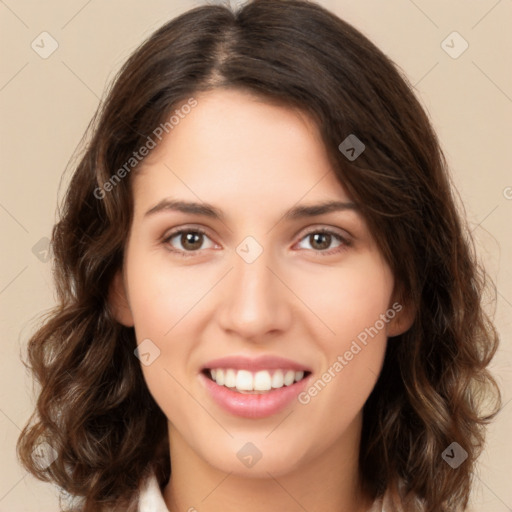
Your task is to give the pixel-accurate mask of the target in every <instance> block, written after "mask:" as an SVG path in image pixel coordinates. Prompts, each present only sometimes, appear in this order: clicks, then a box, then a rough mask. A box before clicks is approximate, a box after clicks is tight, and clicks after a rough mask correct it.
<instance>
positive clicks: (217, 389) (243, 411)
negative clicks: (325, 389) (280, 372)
mask: <svg viewBox="0 0 512 512" xmlns="http://www.w3.org/2000/svg"><path fill="white" fill-rule="evenodd" d="M199 377H200V379H201V380H202V382H203V384H204V386H206V389H207V391H208V392H209V393H210V395H211V397H212V398H213V400H214V401H215V402H216V403H217V404H218V405H220V406H221V407H222V408H223V409H225V410H226V411H228V412H230V413H231V414H234V415H236V416H241V417H243V418H251V419H256V418H266V417H267V416H272V415H273V414H277V413H278V412H280V411H282V410H283V409H285V408H286V407H287V406H288V405H289V404H290V403H292V402H293V400H294V399H296V398H297V395H298V394H299V393H300V392H301V391H303V390H304V388H305V387H306V383H307V381H308V379H309V378H310V377H311V374H309V375H308V376H307V377H306V378H304V379H302V380H300V381H299V382H295V383H293V384H292V385H290V386H283V387H282V388H278V389H273V390H272V391H268V392H266V393H262V394H254V395H253V394H250V393H238V392H236V391H231V390H230V389H229V388H227V387H226V386H219V384H217V383H216V382H215V381H213V380H211V379H209V378H208V377H207V376H206V375H204V373H200V374H199Z"/></svg>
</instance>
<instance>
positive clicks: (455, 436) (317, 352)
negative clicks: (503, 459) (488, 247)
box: [18, 0, 499, 512]
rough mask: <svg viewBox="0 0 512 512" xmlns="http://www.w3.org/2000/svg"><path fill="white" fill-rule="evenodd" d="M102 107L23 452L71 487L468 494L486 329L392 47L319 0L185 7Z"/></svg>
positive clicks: (76, 490)
mask: <svg viewBox="0 0 512 512" xmlns="http://www.w3.org/2000/svg"><path fill="white" fill-rule="evenodd" d="M95 121H96V122H95V124H94V125H93V126H92V133H91V137H90V140H89V142H88V143H87V147H86V148H85V152H84V155H83V156H82V158H81V161H80V162H79V164H78V166H77V168H76V170H75V172H74V175H73V178H72V180H71V183H70V185H69V189H68V193H67V196H66V200H65V205H64V209H63V211H62V212H61V217H60V221H59V222H58V223H57V224H56V226H55V228H54V232H53V239H52V243H53V251H54V255H55V272H56V284H57V289H58V294H59V305H58V306H57V307H56V308H55V310H54V311H53V312H52V313H51V314H50V316H49V317H48V318H47V319H46V320H45V322H44V324H43V325H42V326H41V328H40V329H39V331H38V332H37V333H35V335H34V336H33V338H32V339H31V341H30V345H29V360H30V364H31V367H32V368H33V372H34V375H35V377H36V378H37V379H38V381H39V382H40V383H41V385H42V389H41V394H40V396H39V398H38V402H37V409H36V412H35V414H34V418H35V419H36V420H37V421H36V422H35V424H34V425H32V426H29V425H27V427H26V428H25V429H24V431H23V433H22V435H21V436H20V439H19V442H18V452H19V456H20V459H21V460H22V462H23V464H24V465H25V467H26V468H27V469H28V470H29V471H31V472H32V473H33V474H35V475H36V476H38V477H39V478H41V479H44V480H52V481H54V482H56V483H57V484H58V485H59V486H60V487H61V488H62V489H63V490H64V491H65V492H66V493H68V494H69V495H72V496H77V497H79V498H81V499H78V500H77V501H76V506H77V509H78V510H83V511H86V512H88V511H92V510H94V511H98V510H140V511H146V510H163V511H165V510H169V511H170V512H176V511H181V510H188V511H193V510H199V511H200V510H207V511H210V512H212V511H220V510H223V511H230V510H240V509H243V510H244V511H247V512H253V511H257V510H265V511H267V512H269V511H270V512H272V511H273V510H287V511H296V510H297V511H299V510H308V511H311V512H312V511H322V512H331V511H332V512H334V511H339V510H350V511H356V512H359V511H361V512H363V511H369V510H371V511H372V512H373V511H380V510H386V512H388V511H392V510H405V511H416V510H418V511H419V510H422V511H428V512H434V511H436V512H439V511H450V512H452V511H458V510H465V509H466V508H467V504H468V495H469V491H470V487H471V474H472V469H473V467H474V464H475V461H476V459H477V457H478V455H479V453H480V451H481V448H482V445H483V439H484V433H483V427H484V426H485V424H486V423H487V422H488V421H489V420H490V419H491V418H492V417H493V416H494V414H495V413H496V411H497V410H498V406H499V391H498V389H497V387H496V384H495V382H494V380H493V379H492V377H491V376H490V374H489V373H488V371H487V369H486V368H487V366H488V364H489V362H490V360H491V359H492V356H493V355H494V353H495V351H496V348H497V343H498V339H497V334H496V331H495V329H494V327H493V325H492V323H491V322H490V320H489V319H488V318H487V316H486V315H485V313H484V311H483V310H482V307H481V303H480V299H481V293H482V287H483V282H484V281H483V277H484V274H483V271H482V270H481V269H480V267H479V266H478V263H477V261H476V258H475V255H474V251H473V246H472V243H471V241H470V239H469V237H468V234H467V230H466V227H465V224H464V220H463V218H462V216H461V215H460V214H459V213H458V210H457V207H456V205H455V202H454V199H453V196H452V192H451V189H450V182H449V176H448V171H447V169H446V164H445V161H444V158H443V155H442V152H441V150H440V147H439V144H438V142H437V139H436V136H435V134H434V132H433V129H432V127H431V125H430V123H429V120H428V118H427V116H426V114H425V113H424V111H423V110H422V108H421V106H420V105H419V103H418V101H417V100H416V99H415V97H414V95H413V94H412V92H411V89H410V87H409V86H408V84H407V82H406V80H405V79H404V78H403V77H402V76H401V75H400V73H399V72H398V71H397V70H396V68H395V67H394V65H393V64H392V63H391V61H390V60H389V59H388V58H387V57H386V56H385V55H383V53H382V52H381V51H380V50H378V49H377V48H376V47H375V46H374V45H373V44H372V43H371V42H370V41H368V40H367V39H366V38H365V37H364V36H363V35H361V34H360V33H359V32H358V31H356V30H355V29H354V28H353V27H351V26H350V25H348V24H347V23H346V22H344V21H342V20H340V19H339V18H337V17H335V16H334V15H332V14H331V13H329V12H328V11H326V10H325V9H323V8H321V7H319V6H318V5H315V4H313V3H309V2H303V1H295V0H289V1H276V0H256V1H254V2H252V3H249V4H247V5H246V6H245V7H244V8H243V9H241V10H240V11H239V12H236V13H234V12H232V11H230V10H229V9H228V8H226V7H220V6H206V7H200V8H196V9H193V10H191V11H189V12H187V13H185V14H183V15H182V16H180V17H178V18H176V19H174V20H172V21H170V22H169V23H167V24H166V25H165V26H163V27H162V28H160V29H159V30H157V31H156V32H155V33H154V34H153V35H152V36H151V37H150V38H149V39H148V41H146V42H145V43H144V44H143V45H142V46H141V47H140V48H139V49H137V51H136V52H135V53H134V54H133V55H132V56H131V57H130V58H129V60H128V61H127V62H126V64H125V65H124V67H123V68H122V70H121V71H120V73H119V74H118V76H117V78H116V80H115V83H114V84H113V87H112V88H111V90H110V91H109V94H108V97H107V99H106V101H105V102H104V104H103V105H102V107H101V109H100V111H99V112H98V115H97V117H96V119H95ZM486 393H490V394H493V396H494V397H495V398H496V403H497V405H496V409H495V410H494V412H492V411H491V412H487V413H485V412H483V411H482V410H481V407H480V403H481V400H483V399H484V398H485V397H487V395H486ZM36 415H37V418H36ZM41 440H45V442H47V445H46V446H47V448H48V449H49V450H50V451H51V453H52V454H53V455H54V456H53V457H51V463H50V461H49V460H47V462H46V464H43V465H41V464H39V465H37V464H36V463H35V462H34V458H33V455H32V454H33V453H34V450H35V449H36V447H37V446H40V443H41ZM47 451H48V450H47Z"/></svg>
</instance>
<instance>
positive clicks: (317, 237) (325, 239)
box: [301, 229, 350, 255]
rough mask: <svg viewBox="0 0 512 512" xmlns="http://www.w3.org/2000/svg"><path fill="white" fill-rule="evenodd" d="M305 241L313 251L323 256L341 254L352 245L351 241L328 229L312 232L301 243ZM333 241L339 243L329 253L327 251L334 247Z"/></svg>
mask: <svg viewBox="0 0 512 512" xmlns="http://www.w3.org/2000/svg"><path fill="white" fill-rule="evenodd" d="M303 240H307V241H308V242H309V244H310V246H311V250H313V251H314V252H317V253H319V254H321V255H329V254H334V253H337V252H340V251H342V250H344V249H345V248H346V247H348V246H349V245H350V243H349V241H348V240H347V239H346V238H344V237H343V236H342V235H340V234H339V233H337V232H335V231H331V230H328V229H317V230H316V231H311V232H309V233H307V234H306V235H305V236H304V237H303V238H302V239H301V241H303ZM333 241H337V245H335V246H334V248H333V249H331V250H329V251H328V250H327V249H329V248H330V247H332V243H333Z"/></svg>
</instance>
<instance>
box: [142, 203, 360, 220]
mask: <svg viewBox="0 0 512 512" xmlns="http://www.w3.org/2000/svg"><path fill="white" fill-rule="evenodd" d="M345 210H353V211H356V212H357V211H358V210H359V208H358V206H357V205H356V204H355V203H351V202H343V201H324V202H323V203H318V204H312V205H299V206H294V207H293V208H291V209H289V210H288V211H287V212H285V214H284V215H283V219H284V220H296V219H302V218H307V217H317V216H319V215H324V214H326V213H331V212H337V211H345ZM164 211H176V212H182V213H189V214H194V215H202V216H204V217H209V218H211V219H217V220H220V221H224V220H225V215H224V213H223V212H222V210H219V209H218V208H216V207H215V206H213V205H211V204H208V203H196V202H190V201H180V200H175V199H163V200H162V201H160V202H159V203H158V204H156V205H155V206H153V207H152V208H151V209H149V210H148V211H147V212H146V213H145V214H144V217H149V216H152V215H155V214H156V213H159V212H164Z"/></svg>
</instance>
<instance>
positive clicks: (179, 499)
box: [164, 417, 371, 512]
mask: <svg viewBox="0 0 512 512" xmlns="http://www.w3.org/2000/svg"><path fill="white" fill-rule="evenodd" d="M360 431H361V418H360V417H358V418H357V420H356V421H355V422H354V423H353V424H352V425H351V426H350V427H349V428H348V429H347V431H345V433H344V435H343V437H342V438H340V439H339V440H338V442H337V443H336V444H335V446H331V447H330V448H329V449H328V450H326V452H325V453H321V454H319V455H317V456H316V457H314V458H311V459H309V460H304V461H303V462H302V463H301V464H299V465H297V466H296V467H294V468H292V469H291V470H290V471H287V472H286V473H283V474H273V473H272V472H271V471H265V472H264V474H263V476H260V477H255V476H251V475H250V474H249V475H247V474H240V473H237V472H235V471H232V472H228V473H226V472H224V471H221V470H219V469H217V468H215V467H213V466H212V465H210V464H209V463H208V462H206V461H205V460H204V459H203V458H201V457H199V456H198V454H197V453H196V452H195V451H194V450H192V448H191V447H190V446H189V445H188V444H187V443H186V442H185V440H184V439H183V437H182V436H181V435H180V434H179V433H178V432H177V431H176V430H175V429H174V428H173V427H172V425H169V436H170V437H169V441H170V446H171V453H172V456H171V468H172V475H171V478H170V480H169V482H168V484H167V486H166V487H165V489H164V500H165V502H166V505H167V508H168V509H169V511H170V512H182V511H187V512H188V511H190V512H194V511H196V509H197V510H201V512H235V511H236V512H239V511H240V510H244V512H260V511H261V510H265V511H266V512H278V511H279V512H281V511H283V510H286V511H288V512H304V510H307V511H308V512H366V511H367V510H368V509H369V508H370V507H371V501H370V500H369V499H368V498H367V497H366V496H365V495H364V493H363V492H362V490H361V488H360V480H359V474H358V455H359V442H360Z"/></svg>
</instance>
